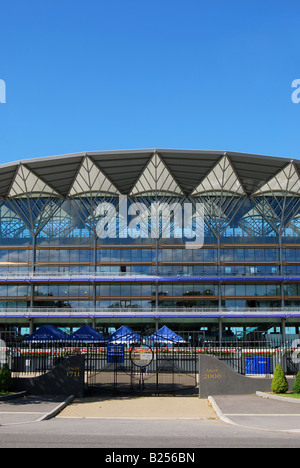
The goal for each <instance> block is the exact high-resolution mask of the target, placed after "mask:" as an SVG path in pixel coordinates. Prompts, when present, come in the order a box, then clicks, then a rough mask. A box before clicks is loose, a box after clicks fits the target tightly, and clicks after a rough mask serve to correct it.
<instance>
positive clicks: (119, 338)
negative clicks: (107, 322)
mask: <svg viewBox="0 0 300 468" xmlns="http://www.w3.org/2000/svg"><path fill="white" fill-rule="evenodd" d="M140 339H141V337H140V335H139V334H138V333H135V332H134V331H133V330H132V329H131V328H130V327H128V326H127V325H122V326H121V327H120V328H118V330H116V331H115V332H114V333H112V334H111V335H109V337H108V338H107V341H110V342H112V343H135V342H137V341H140Z"/></svg>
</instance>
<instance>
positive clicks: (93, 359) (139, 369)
mask: <svg viewBox="0 0 300 468" xmlns="http://www.w3.org/2000/svg"><path fill="white" fill-rule="evenodd" d="M85 354H86V390H87V392H88V393H89V394H98V393H101V394H104V393H113V394H122V393H126V394H128V393H130V394H132V393H135V394H161V393H172V394H175V393H182V394H186V395H188V394H195V393H196V392H197V380H198V358H197V355H196V350H195V348H189V347H184V348H178V347H175V346H172V347H169V346H168V347H162V346H159V345H157V344H156V343H153V344H151V343H150V344H148V345H147V346H145V345H135V346H134V347H133V346H126V345H125V344H122V343H119V344H116V345H111V346H109V345H108V346H107V347H98V346H92V347H91V348H88V349H87V350H86V352H85Z"/></svg>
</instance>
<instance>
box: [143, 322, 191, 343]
mask: <svg viewBox="0 0 300 468" xmlns="http://www.w3.org/2000/svg"><path fill="white" fill-rule="evenodd" d="M148 339H149V340H150V341H154V342H157V343H184V342H185V341H184V339H183V338H182V337H181V336H179V335H177V333H175V332H173V331H172V330H170V328H168V327H167V326H166V325H164V326H163V327H161V328H160V329H159V330H158V331H157V332H155V333H153V335H151V336H149V338H148Z"/></svg>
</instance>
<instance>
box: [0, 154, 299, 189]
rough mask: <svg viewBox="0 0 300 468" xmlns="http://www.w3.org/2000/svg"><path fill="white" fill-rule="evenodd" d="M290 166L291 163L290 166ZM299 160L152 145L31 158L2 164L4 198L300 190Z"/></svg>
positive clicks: (1, 185) (1, 174) (1, 178)
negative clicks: (146, 147)
mask: <svg viewBox="0 0 300 468" xmlns="http://www.w3.org/2000/svg"><path fill="white" fill-rule="evenodd" d="M291 165H292V166H291ZM299 170H300V161H299V160H294V159H292V158H279V157H273V156H260V155H255V154H245V153H235V152H226V151H193V150H170V149H148V150H128V151H99V152H87V153H76V154H67V155H60V156H51V157H45V158H39V159H28V160H22V161H18V162H14V163H9V164H3V165H1V166H0V197H3V198H6V197H8V198H16V197H24V194H25V195H27V196H29V197H31V198H34V197H41V196H43V195H44V196H48V197H52V198H55V197H58V198H59V197H66V196H69V197H79V196H83V195H85V194H89V195H91V196H95V195H103V194H106V193H107V194H109V195H110V196H117V195H118V194H124V195H128V196H138V195H140V194H146V193H150V194H151V193H153V192H165V193H171V194H173V195H176V196H179V197H180V196H182V195H185V196H186V195H198V194H201V193H203V192H207V191H209V192H215V191H216V192H220V191H223V192H224V193H226V192H228V193H236V192H237V193H238V194H240V195H243V194H245V195H248V196H250V195H253V194H256V195H258V196H259V195H261V194H262V193H267V192H269V191H270V190H276V191H278V188H280V190H287V191H291V192H292V193H293V194H295V193H296V194H298V193H299V175H298V173H299Z"/></svg>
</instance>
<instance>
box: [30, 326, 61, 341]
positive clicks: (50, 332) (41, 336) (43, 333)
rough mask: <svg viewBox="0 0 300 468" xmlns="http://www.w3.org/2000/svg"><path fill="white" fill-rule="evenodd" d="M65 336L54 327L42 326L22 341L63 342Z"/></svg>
mask: <svg viewBox="0 0 300 468" xmlns="http://www.w3.org/2000/svg"><path fill="white" fill-rule="evenodd" d="M65 340H67V335H66V334H65V333H63V332H62V331H61V330H59V329H58V328H56V327H55V326H54V325H43V326H42V327H40V328H38V329H37V330H36V331H35V332H33V333H32V334H31V335H29V336H27V337H26V338H25V340H24V341H31V342H40V341H65Z"/></svg>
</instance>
